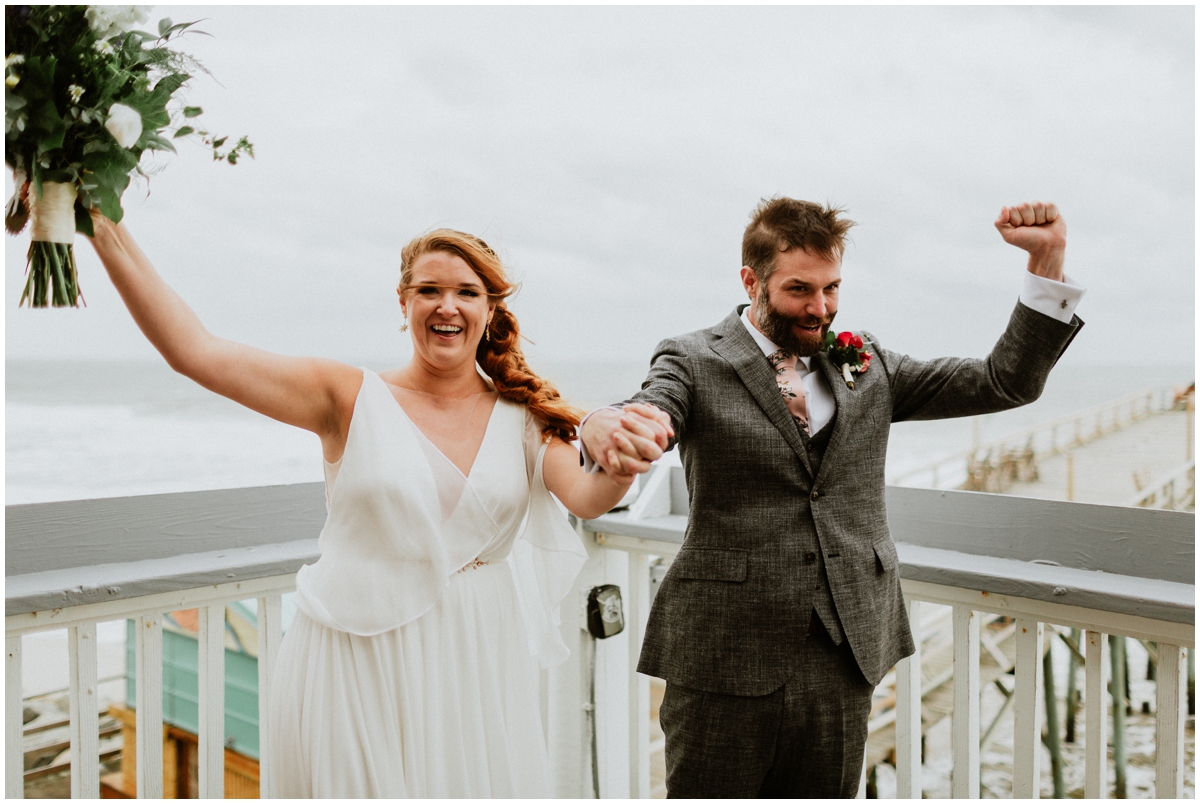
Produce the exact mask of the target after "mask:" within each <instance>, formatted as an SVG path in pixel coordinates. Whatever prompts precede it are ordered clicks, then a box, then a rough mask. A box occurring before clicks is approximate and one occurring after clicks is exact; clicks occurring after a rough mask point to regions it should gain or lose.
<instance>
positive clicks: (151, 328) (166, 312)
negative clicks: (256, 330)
mask: <svg viewBox="0 0 1200 804" xmlns="http://www.w3.org/2000/svg"><path fill="white" fill-rule="evenodd" d="M92 223H93V226H94V227H95V236H94V237H93V238H92V245H93V246H94V247H95V249H96V254H97V255H98V256H99V257H100V261H101V262H102V263H103V264H104V268H105V270H106V271H107V272H108V275H109V278H110V279H111V280H112V283H113V285H115V286H116V288H117V292H118V293H120V294H121V298H122V299H123V300H124V302H125V306H126V307H128V308H129V312H130V313H131V314H132V315H133V320H134V321H135V322H136V323H137V325H138V327H139V328H140V329H141V330H142V333H143V334H144V335H145V336H146V338H148V339H149V341H150V343H151V344H153V345H154V348H155V349H157V350H158V351H159V353H160V354H162V356H163V357H164V358H166V361H167V363H168V364H169V365H170V366H171V368H173V369H174V370H175V371H177V372H179V373H180V374H183V375H184V376H186V377H190V378H191V379H193V380H195V381H196V382H197V383H199V384H200V385H203V386H204V387H205V388H207V389H209V390H210V391H215V392H216V393H218V394H221V395H222V396H225V397H228V398H230V399H232V400H233V401H235V402H238V403H240V404H242V405H245V406H246V407H248V408H250V409H251V410H255V411H258V412H259V413H263V414H265V415H267V416H270V417H271V418H272V419H276V420H278V421H281V422H284V423H285V424H291V425H295V426H296V427H302V428H304V429H305V430H310V431H312V432H314V433H316V434H317V435H319V436H320V437H321V443H322V446H323V448H324V452H325V457H326V459H327V460H330V461H334V460H337V459H338V458H340V457H341V452H342V449H343V447H344V445H345V440H346V432H347V430H348V428H349V424H350V417H351V415H352V413H353V410H354V399H355V397H356V396H357V394H358V388H359V385H360V382H361V378H362V373H361V372H360V371H359V370H358V369H356V368H354V367H352V366H349V365H346V364H344V363H339V362H337V361H334V360H326V359H322V358H311V357H289V356H286V355H277V354H273V353H271V352H267V351H264V350H262V349H256V348H254V347H251V346H246V345H245V344H240V343H235V342H234V341H230V340H226V339H225V338H219V337H217V336H215V335H213V334H212V333H210V332H209V331H208V330H207V329H205V328H204V325H203V324H202V323H201V322H200V319H199V317H198V316H197V315H196V313H195V312H194V311H193V310H192V309H191V308H190V307H188V305H187V304H186V303H185V302H184V301H183V299H181V298H180V297H179V295H178V294H177V293H176V292H175V291H174V290H172V289H171V287H170V286H169V285H168V284H167V283H166V282H165V281H164V280H163V278H162V277H161V276H159V275H158V272H157V271H155V270H154V266H153V265H151V263H150V260H149V259H147V257H146V255H145V254H144V253H143V252H142V250H141V248H139V247H138V244H137V242H136V241H135V240H134V239H133V236H132V235H131V234H130V233H129V230H128V229H127V228H126V227H125V226H124V224H114V223H112V222H111V221H109V220H108V219H107V218H105V217H103V216H100V215H93V216H92Z"/></svg>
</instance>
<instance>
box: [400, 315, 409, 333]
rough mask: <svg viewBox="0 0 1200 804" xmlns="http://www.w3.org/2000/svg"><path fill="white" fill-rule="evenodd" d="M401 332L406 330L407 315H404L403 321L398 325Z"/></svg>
mask: <svg viewBox="0 0 1200 804" xmlns="http://www.w3.org/2000/svg"><path fill="white" fill-rule="evenodd" d="M400 331H401V332H408V316H404V323H403V324H401V325H400Z"/></svg>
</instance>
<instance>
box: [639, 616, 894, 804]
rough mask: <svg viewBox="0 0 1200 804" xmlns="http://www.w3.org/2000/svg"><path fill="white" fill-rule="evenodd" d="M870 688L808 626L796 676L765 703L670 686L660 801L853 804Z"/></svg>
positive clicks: (819, 631)
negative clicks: (835, 803) (827, 801)
mask: <svg viewBox="0 0 1200 804" xmlns="http://www.w3.org/2000/svg"><path fill="white" fill-rule="evenodd" d="M873 689H874V687H873V686H872V685H871V684H869V683H868V682H867V680H866V678H864V677H863V674H862V671H861V670H859V668H858V663H857V662H856V661H855V659H854V655H853V654H852V653H851V651H850V646H849V644H848V643H846V642H843V643H842V644H841V645H840V646H835V645H834V644H833V641H832V640H831V639H830V638H829V634H828V633H827V632H826V631H825V629H824V628H822V627H821V625H820V621H819V620H817V619H816V618H814V620H813V627H812V629H811V631H810V633H809V635H808V637H807V639H805V642H804V647H803V648H802V649H801V656H800V660H799V662H798V666H797V667H796V673H795V675H794V676H792V678H790V679H789V680H788V682H787V683H786V684H784V686H783V687H781V688H779V689H777V690H775V691H774V692H772V693H770V694H769V695H757V696H745V695H722V694H720V693H715V692H704V691H702V690H697V689H692V688H690V687H684V686H681V685H679V684H673V683H670V682H668V684H667V692H666V696H665V697H664V698H663V702H662V707H661V708H660V710H659V721H660V723H661V724H662V727H663V731H664V732H665V734H666V738H667V797H668V798H853V797H854V796H855V795H856V794H857V793H858V783H859V778H860V776H861V774H862V763H863V749H864V748H865V746H866V742H867V716H868V715H869V714H870V711H871V693H872V691H873Z"/></svg>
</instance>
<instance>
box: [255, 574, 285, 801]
mask: <svg viewBox="0 0 1200 804" xmlns="http://www.w3.org/2000/svg"><path fill="white" fill-rule="evenodd" d="M282 602H283V596H282V595H267V596H266V597H260V598H258V756H259V757H260V760H261V761H260V763H259V774H258V797H259V798H274V797H275V782H274V779H273V777H272V775H271V763H270V762H269V761H267V758H268V757H270V755H271V748H272V741H273V739H274V735H272V734H271V728H270V724H271V694H272V693H273V692H274V690H272V688H271V674H272V673H273V672H274V671H275V661H276V659H277V658H278V656H279V643H280V641H281V640H282V639H283V619H282V618H283V607H282Z"/></svg>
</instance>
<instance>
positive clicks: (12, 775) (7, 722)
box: [4, 636, 25, 798]
mask: <svg viewBox="0 0 1200 804" xmlns="http://www.w3.org/2000/svg"><path fill="white" fill-rule="evenodd" d="M4 648H5V660H4V797H5V798H24V797H25V759H24V739H23V738H22V736H21V735H22V731H23V730H24V725H25V702H24V700H23V697H24V690H23V687H22V683H21V637H19V636H15V637H14V636H10V637H5V639H4Z"/></svg>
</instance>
